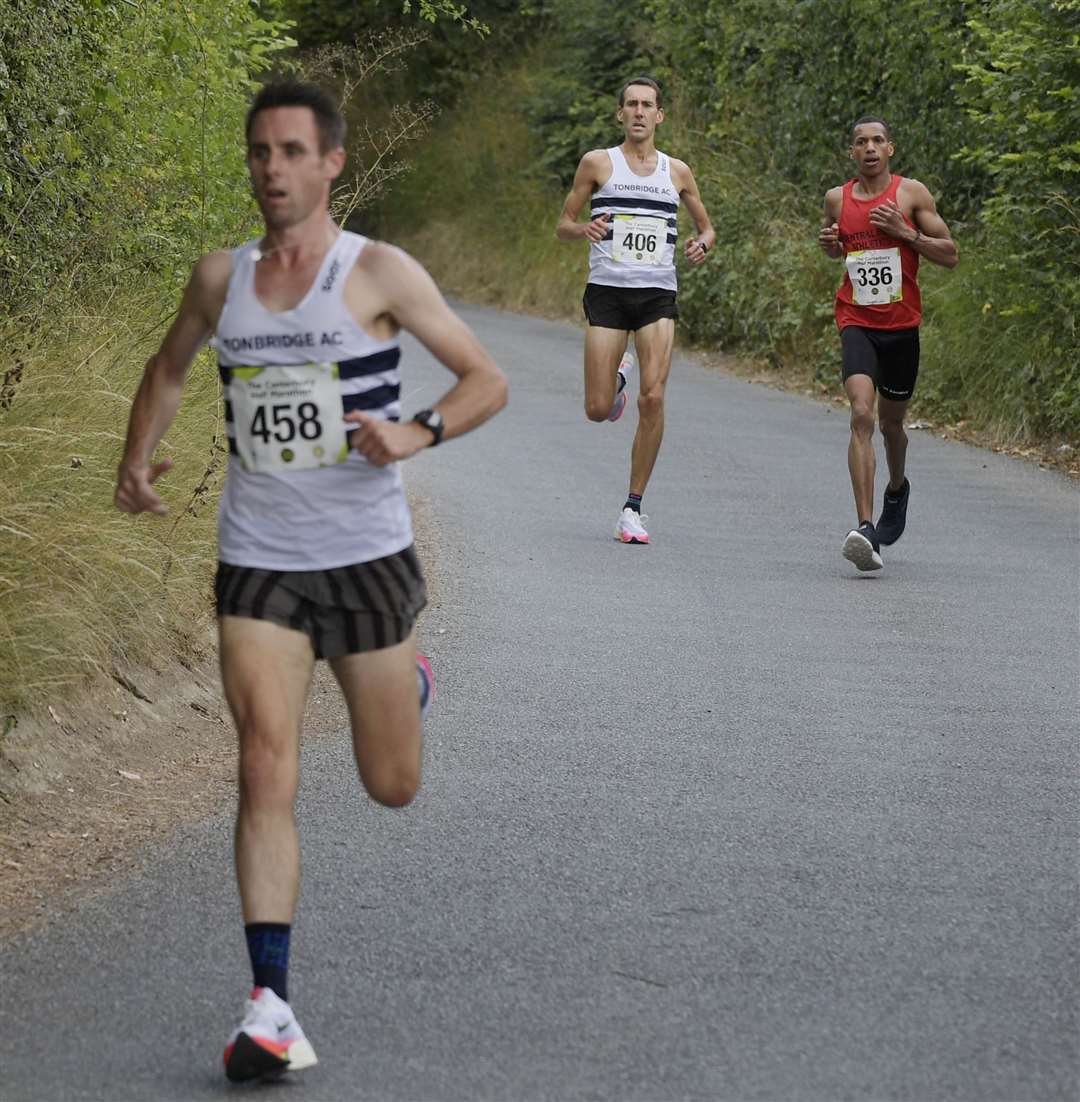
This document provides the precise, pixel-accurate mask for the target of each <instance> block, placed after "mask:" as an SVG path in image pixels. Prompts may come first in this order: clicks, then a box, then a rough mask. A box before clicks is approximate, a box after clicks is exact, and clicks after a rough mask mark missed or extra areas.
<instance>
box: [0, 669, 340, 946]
mask: <svg viewBox="0 0 1080 1102" xmlns="http://www.w3.org/2000/svg"><path fill="white" fill-rule="evenodd" d="M347 726H348V717H347V713H346V711H345V707H344V703H343V701H342V699H341V694H340V691H339V690H338V689H337V685H336V683H335V682H334V680H333V676H332V675H331V674H330V671H329V669H328V668H326V666H325V664H323V663H320V664H319V665H318V667H317V668H316V675H315V682H314V684H313V686H312V691H311V694H310V696H309V698H308V709H307V716H306V720H305V725H304V729H305V737H319V735H318V734H311V735H308V734H307V732H313V733H317V732H324V733H325V732H334V731H341V730H343V729H345V728H346V727H347ZM235 769H236V738H235V734H234V733H233V727H232V722H231V720H230V719H229V715H228V711H227V709H226V707H225V703H224V700H223V699H222V696H221V688H220V681H219V679H218V673H217V666H216V661H215V658H214V656H213V654H212V652H211V649H210V648H209V647H208V649H207V654H206V655H205V656H204V657H203V659H202V660H201V661H198V662H186V663H184V664H180V663H176V664H174V665H171V666H170V667H169V668H167V669H164V670H154V669H151V668H149V667H129V668H125V669H119V668H117V669H116V670H115V671H114V672H113V675H112V676H110V677H108V678H105V677H101V678H98V679H97V680H96V681H95V682H93V683H91V684H90V685H88V686H87V688H86V690H85V694H84V696H83V697H82V699H81V700H79V701H78V703H77V704H72V703H69V704H66V705H59V704H58V705H55V706H46V708H45V709H43V710H42V711H40V712H36V713H34V714H31V715H28V716H22V717H20V719H19V722H18V726H17V727H15V728H14V729H13V730H11V731H9V733H8V735H7V737H6V738H5V739H4V742H3V754H2V755H0V937H4V936H10V935H11V934H14V933H17V932H20V931H22V930H25V929H28V928H30V927H32V926H35V925H37V924H38V923H40V922H41V921H43V920H45V919H47V918H48V917H49V916H50V915H52V914H55V913H58V912H60V911H63V910H64V909H65V908H66V907H68V906H70V905H71V904H72V903H73V902H75V901H76V900H78V899H83V898H85V897H86V896H87V895H88V894H92V893H93V892H94V891H95V890H96V889H101V888H104V887H106V886H108V884H109V883H110V882H111V881H112V880H114V879H115V878H116V877H117V876H119V875H121V874H122V873H124V872H125V871H127V870H129V869H130V868H132V867H133V866H134V864H135V862H136V860H137V857H138V854H139V851H140V850H142V849H143V847H144V846H146V845H147V844H149V843H151V842H154V841H158V840H161V839H163V838H165V837H166V836H167V835H168V833H169V832H170V831H171V830H172V829H173V828H174V827H175V826H176V825H177V824H179V823H181V822H189V821H193V820H196V819H198V818H200V817H201V816H203V815H210V814H213V813H214V812H216V811H219V810H220V809H221V808H222V807H227V806H229V804H230V803H231V802H232V801H233V799H234V794H235V789H236V786H235V780H234V777H235Z"/></svg>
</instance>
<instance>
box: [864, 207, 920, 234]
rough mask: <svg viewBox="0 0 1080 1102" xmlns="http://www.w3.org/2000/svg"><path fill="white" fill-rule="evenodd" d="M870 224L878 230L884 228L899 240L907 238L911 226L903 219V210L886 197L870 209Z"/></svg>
mask: <svg viewBox="0 0 1080 1102" xmlns="http://www.w3.org/2000/svg"><path fill="white" fill-rule="evenodd" d="M869 217H870V225H871V226H874V227H876V228H877V229H879V230H884V231H885V232H886V233H887V234H888V235H889V236H890V237H898V238H900V240H901V241H906V240H908V236H909V235H910V233H911V227H910V226H909V225H908V224H907V222H906V221H905V219H904V212H903V211H902V210H901V209H900V208H899V207H898V206H897V205H896V204H895V203H894V202H893V201H892V200H891V199H886V200H885V202H884V203H879V204H878V205H877V206H876V207H873V208H872V209H871V211H870V215H869Z"/></svg>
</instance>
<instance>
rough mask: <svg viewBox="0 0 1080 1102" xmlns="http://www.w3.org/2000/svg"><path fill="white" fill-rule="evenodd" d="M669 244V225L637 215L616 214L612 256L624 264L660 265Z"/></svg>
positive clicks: (663, 221) (612, 238)
mask: <svg viewBox="0 0 1080 1102" xmlns="http://www.w3.org/2000/svg"><path fill="white" fill-rule="evenodd" d="M666 244H667V222H666V221H665V220H664V219H663V218H648V217H645V216H642V215H637V214H616V215H615V218H614V222H613V225H612V227H611V256H612V259H614V260H616V261H618V263H620V264H653V265H656V264H660V263H661V262H662V261H663V258H664V246H665V245H666Z"/></svg>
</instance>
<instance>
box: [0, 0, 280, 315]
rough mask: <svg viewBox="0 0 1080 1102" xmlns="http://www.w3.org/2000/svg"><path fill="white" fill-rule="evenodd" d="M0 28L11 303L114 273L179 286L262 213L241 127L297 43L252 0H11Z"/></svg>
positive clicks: (0, 185)
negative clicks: (260, 82)
mask: <svg viewBox="0 0 1080 1102" xmlns="http://www.w3.org/2000/svg"><path fill="white" fill-rule="evenodd" d="M5 7H6V9H7V10H6V12H5V19H4V21H3V23H2V24H0V36H2V37H0V148H2V151H3V156H2V157H0V165H2V166H3V167H2V168H0V243H2V244H0V299H2V300H3V301H4V302H5V304H6V305H7V306H8V307H9V309H13V310H19V309H22V308H25V307H26V305H27V304H32V303H38V302H40V301H41V300H42V299H43V298H45V297H48V296H51V295H54V294H56V293H58V292H59V293H62V294H63V293H70V292H75V293H80V291H81V289H83V288H85V287H86V286H87V285H94V286H100V285H101V284H102V283H103V282H105V283H106V284H107V283H108V281H109V275H108V273H110V272H120V271H130V270H132V269H136V268H137V269H141V270H144V271H145V270H150V271H153V272H155V273H158V274H160V275H163V276H165V277H167V278H169V279H172V280H173V281H175V280H176V279H178V278H179V277H180V275H181V273H183V272H185V271H186V270H187V269H189V268H190V265H191V263H192V261H193V260H194V258H195V256H196V255H197V254H198V253H199V252H200V251H202V250H203V249H204V248H206V247H207V245H208V244H209V243H210V242H215V241H219V240H221V239H222V237H223V236H224V235H230V234H232V233H234V232H235V231H236V230H237V228H238V226H239V225H240V224H242V223H243V222H245V221H247V220H249V219H250V204H249V203H248V200H247V196H246V190H247V189H246V183H245V177H244V164H243V160H242V158H241V157H239V156H238V155H237V152H238V149H239V143H238V140H237V134H238V130H237V124H238V120H239V119H241V118H242V116H243V112H244V110H245V106H246V100H247V98H248V94H249V92H250V90H251V88H252V86H253V78H254V77H255V75H256V74H258V73H259V72H260V71H262V70H264V69H265V68H266V67H267V66H268V65H269V63H270V60H271V58H272V56H273V55H274V53H275V52H276V51H277V50H280V49H281V48H282V47H284V46H286V45H288V44H289V39H288V38H286V37H285V36H284V33H283V32H284V24H283V23H282V22H281V21H280V20H279V19H277V18H276V17H275V16H274V15H273V6H272V5H266V4H264V5H257V4H255V3H253V2H252V0H185V3H183V4H181V3H175V4H173V3H170V4H161V5H158V4H136V3H134V2H131V3H115V4H112V3H107V2H105V0H82V2H79V0H57V2H53V3H49V4H45V5H41V4H39V2H38V0H7V3H6V5H5Z"/></svg>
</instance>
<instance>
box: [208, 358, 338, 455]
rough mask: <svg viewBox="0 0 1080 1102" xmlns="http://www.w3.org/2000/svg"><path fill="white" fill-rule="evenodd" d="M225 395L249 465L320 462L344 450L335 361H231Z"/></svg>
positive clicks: (238, 446)
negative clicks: (250, 363) (248, 364)
mask: <svg viewBox="0 0 1080 1102" xmlns="http://www.w3.org/2000/svg"><path fill="white" fill-rule="evenodd" d="M229 400H230V403H231V404H232V412H233V425H234V427H235V430H236V450H237V452H238V453H239V455H240V460H241V462H242V463H243V464H244V467H245V468H246V469H247V470H249V471H300V470H308V469H310V468H312V467H326V466H329V465H331V464H333V463H342V462H344V461H345V458H346V456H347V455H348V454H349V443H348V440H347V438H346V435H345V431H346V430H345V423H344V421H343V420H342V405H341V389H340V385H339V383H338V365H337V364H289V365H285V366H281V365H275V366H272V367H234V368H233V369H232V379H231V382H230V384H229Z"/></svg>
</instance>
